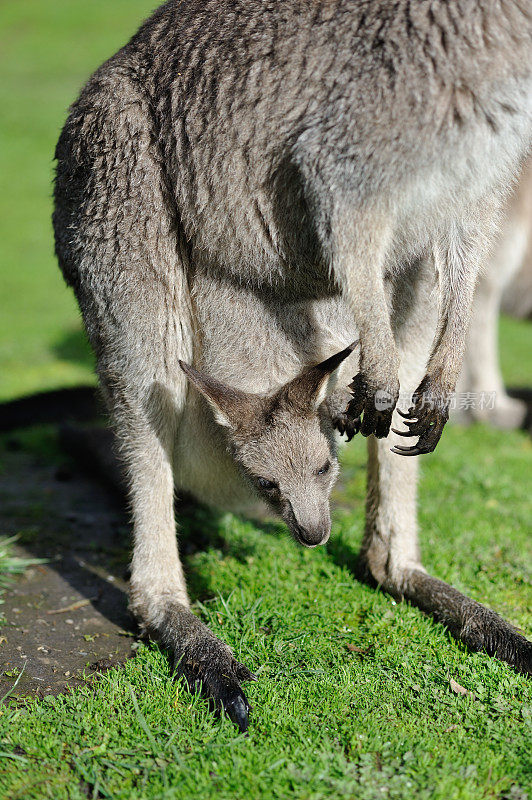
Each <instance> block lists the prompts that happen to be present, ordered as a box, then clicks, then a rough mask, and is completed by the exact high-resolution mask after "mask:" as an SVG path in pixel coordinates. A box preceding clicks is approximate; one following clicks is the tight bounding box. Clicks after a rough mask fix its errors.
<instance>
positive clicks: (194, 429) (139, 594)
mask: <svg viewBox="0 0 532 800" xmlns="http://www.w3.org/2000/svg"><path fill="white" fill-rule="evenodd" d="M531 39H532V16H531V11H530V8H529V6H528V4H526V3H524V2H522V1H521V0H504V2H491V0H456V1H455V2H453V3H448V2H445V1H444V0H432V2H428V1H427V0H380V2H375V0H307V1H306V2H301V0H275V2H268V1H266V2H265V0H201V1H200V0H185V2H179V1H178V0H171V2H168V3H166V4H165V5H163V6H162V7H161V8H160V9H158V10H157V11H156V12H155V13H154V14H153V16H152V17H151V18H150V19H148V20H147V22H145V23H144V25H142V27H141V28H140V30H139V31H138V33H137V34H136V35H135V36H134V37H133V38H132V39H131V41H130V42H129V43H128V44H127V45H126V46H125V47H124V48H122V49H121V50H120V51H119V52H118V53H117V54H116V55H115V56H113V57H112V58H111V59H110V60H109V61H107V62H106V63H105V64H104V65H103V66H102V67H100V69H98V70H97V71H96V73H95V74H94V75H93V76H92V78H91V79H90V80H89V82H88V83H87V85H86V86H85V88H84V89H83V90H82V92H81V95H80V97H79V98H78V100H77V101H76V102H75V103H74V104H73V106H72V107H71V109H70V114H69V117H68V119H67V122H66V124H65V126H64V128H63V131H62V133H61V136H60V139H59V142H58V145H57V149H56V158H57V175H56V182H55V212H54V228H55V240H56V252H57V256H58V259H59V263H60V266H61V268H62V271H63V274H64V276H65V279H66V281H67V282H68V283H69V284H70V285H71V286H72V287H73V288H74V291H75V293H76V296H77V299H78V302H79V305H80V308H81V311H82V314H83V319H84V322H85V326H86V329H87V333H88V336H89V339H90V341H91V343H92V346H93V348H94V350H95V352H96V355H97V360H98V374H99V378H100V383H101V387H102V391H103V393H104V396H105V397H106V400H107V403H108V405H109V408H110V411H111V414H112V417H113V420H114V426H115V430H116V433H117V436H118V438H119V440H120V442H121V452H122V456H123V459H124V463H125V465H126V467H127V470H128V480H129V487H130V501H131V508H132V517H133V539H134V550H133V558H132V572H131V590H130V591H131V607H132V609H133V611H134V612H135V613H136V614H137V616H138V618H139V620H140V622H141V623H142V625H143V626H144V628H145V630H146V631H147V632H148V633H149V634H150V635H151V636H153V637H155V638H157V639H158V640H159V641H160V642H161V643H162V644H163V645H164V646H165V647H167V648H168V650H169V651H170V653H171V655H172V658H173V661H174V665H175V668H176V671H177V673H178V674H181V675H183V676H184V677H185V678H186V680H187V681H188V683H189V685H190V686H191V688H194V687H201V690H202V691H203V693H204V694H205V695H206V696H208V697H210V698H211V699H212V700H214V702H215V703H216V704H217V705H218V706H223V707H224V708H225V709H226V711H227V713H228V714H229V716H230V717H231V719H232V720H233V721H234V722H235V723H236V724H237V725H238V726H239V728H240V729H241V730H246V728H247V726H248V721H249V719H248V712H249V705H248V702H247V699H246V696H245V694H244V692H243V690H242V687H241V685H240V683H241V682H243V681H245V680H249V679H252V678H253V675H252V674H251V673H250V671H249V670H248V669H247V667H245V666H244V665H241V664H239V663H237V662H236V660H235V659H234V657H233V655H232V653H231V652H230V650H229V649H228V648H227V646H226V645H225V644H223V643H222V642H220V641H219V640H218V639H216V638H215V637H214V635H213V634H212V633H211V632H210V631H209V630H208V629H207V628H206V627H205V626H204V625H203V624H202V623H201V622H200V620H199V619H198V618H197V617H196V616H194V614H193V613H192V612H191V611H190V608H189V600H188V596H187V591H186V586H185V581H184V578H183V572H182V568H181V565H180V561H179V556H178V550H177V543H176V531H175V519H174V505H173V496H174V489H175V488H177V489H178V490H188V491H189V492H192V494H195V495H196V496H197V497H199V498H201V499H202V500H204V501H207V502H212V503H215V504H217V505H221V506H222V507H231V508H232V509H235V510H241V511H246V510H248V509H249V508H250V507H252V508H256V506H257V503H258V504H260V505H261V506H263V507H265V508H267V509H269V510H270V511H273V512H274V513H277V514H280V515H281V517H282V518H283V519H284V520H285V522H286V524H287V525H288V527H289V529H290V531H291V532H292V534H293V536H294V537H295V538H296V540H297V541H298V542H300V543H301V544H303V545H306V546H315V545H317V544H320V543H323V542H325V541H326V540H327V538H328V536H329V530H330V522H329V511H328V508H329V495H330V490H331V487H332V484H333V481H334V478H335V476H336V474H337V471H338V466H337V458H336V454H335V443H334V437H333V428H336V430H337V433H345V434H346V435H347V436H348V437H351V436H352V435H354V434H355V433H358V432H361V433H362V435H363V436H366V437H368V449H369V462H368V497H367V521H366V533H365V538H364V542H363V546H362V552H361V556H360V564H361V570H362V573H363V574H365V575H366V576H367V577H368V579H371V580H373V581H375V582H376V583H378V584H379V585H380V586H382V587H383V588H384V589H385V590H386V591H389V592H391V593H392V594H393V595H395V596H397V597H401V598H406V599H407V600H411V601H412V602H414V603H415V604H416V605H418V606H419V607H420V608H421V609H423V610H425V611H427V612H430V613H432V614H433V615H434V616H435V617H436V618H437V619H440V620H442V621H443V622H445V623H446V624H447V626H448V627H449V629H450V630H451V631H452V632H453V633H454V634H455V635H456V636H458V637H459V638H460V639H462V641H464V642H466V644H468V645H469V646H470V647H472V648H475V649H479V648H480V649H485V650H487V651H488V652H489V653H491V654H496V655H497V656H498V657H499V658H502V659H505V660H506V661H508V662H509V663H511V664H513V665H514V666H516V667H517V668H518V669H521V670H524V671H527V670H528V671H530V670H531V664H532V660H531V659H532V644H531V643H529V642H527V640H526V639H524V638H523V637H522V636H520V635H519V634H518V633H517V632H516V631H515V630H514V629H513V628H511V626H509V625H508V624H507V623H506V622H504V621H503V620H501V619H500V618H499V617H498V616H497V615H495V614H494V613H493V612H491V611H489V610H488V609H486V608H484V607H482V606H481V605H479V604H478V603H476V602H474V601H473V600H470V599H469V598H467V597H465V596H464V595H462V594H460V593H459V592H457V591H456V590H454V589H452V588H451V587H449V586H447V585H446V584H444V583H442V582H441V581H439V580H437V579H435V578H432V577H430V576H429V575H427V574H426V572H425V570H424V569H423V567H422V565H421V562H420V557H419V551H418V544H417V531H416V481H417V461H418V459H416V458H412V456H415V455H419V454H422V453H428V452H431V451H432V450H433V449H434V448H435V446H436V444H437V442H438V440H439V438H440V436H441V433H442V430H443V427H444V425H445V422H446V421H447V418H448V406H449V396H450V394H451V393H452V391H453V390H454V387H455V385H456V381H457V378H458V375H459V372H460V368H461V362H462V357H463V352H464V346H465V340H466V334H467V327H468V320H469V317H470V313H471V305H472V300H473V293H474V287H475V281H476V277H477V273H478V269H479V265H480V264H481V263H482V262H483V259H484V258H485V252H486V248H487V246H488V242H489V241H490V240H491V239H492V238H493V231H494V229H495V225H496V219H497V216H498V210H499V207H500V204H501V201H502V197H503V195H504V193H505V191H506V190H507V187H508V186H509V185H510V184H511V182H512V180H513V179H514V176H515V175H516V174H517V172H518V170H519V165H520V163H521V161H522V159H523V157H524V154H525V151H526V148H527V147H529V145H530V138H531V127H532V119H531V117H532V92H531V88H532V78H531V73H532V63H531V62H532V47H531V44H532V41H531ZM355 340H358V341H359V345H358V346H357V347H355V348H353V350H352V351H351V349H350V348H351V347H352V345H353V342H354V341H355ZM400 389H401V391H402V392H404V393H405V395H406V396H407V397H408V398H410V397H412V402H411V403H410V401H408V403H407V406H408V410H407V411H404V410H402V411H401V414H400V415H399V417H400V419H402V420H403V421H404V422H405V423H406V426H405V427H403V428H402V429H400V428H398V427H396V428H395V430H394V431H391V430H390V426H391V422H392V416H393V414H394V413H396V411H395V409H396V406H397V401H398V398H399V391H400ZM398 411H399V410H398ZM397 413H398V412H397ZM396 425H400V421H397V422H396ZM405 435H406V436H412V437H415V438H417V443H416V444H414V445H411V446H406V445H404V444H399V442H400V441H401V439H400V438H399V437H401V436H405ZM401 456H406V458H405V457H401Z"/></svg>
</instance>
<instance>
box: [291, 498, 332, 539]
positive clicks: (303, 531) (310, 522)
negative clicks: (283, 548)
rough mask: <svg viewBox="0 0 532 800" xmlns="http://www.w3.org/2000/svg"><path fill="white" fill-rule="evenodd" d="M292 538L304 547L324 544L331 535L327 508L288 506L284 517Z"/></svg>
mask: <svg viewBox="0 0 532 800" xmlns="http://www.w3.org/2000/svg"><path fill="white" fill-rule="evenodd" d="M285 521H286V524H287V525H288V527H289V528H290V532H291V533H292V535H293V537H294V539H295V540H296V541H297V542H299V544H302V545H303V546H304V547H317V546H318V545H319V544H325V542H327V541H328V539H329V536H330V535H331V516H330V513H329V508H328V507H327V508H325V509H323V508H322V509H318V508H312V507H310V508H303V509H297V507H296V508H294V504H290V508H289V510H288V513H287V514H286V517H285Z"/></svg>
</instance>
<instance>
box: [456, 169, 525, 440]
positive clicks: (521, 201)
mask: <svg viewBox="0 0 532 800" xmlns="http://www.w3.org/2000/svg"><path fill="white" fill-rule="evenodd" d="M501 305H502V308H503V310H504V311H506V313H508V314H513V315H514V316H527V314H528V315H530V311H531V309H532V159H529V160H528V162H527V163H526V165H525V168H524V170H523V171H522V174H521V175H520V178H519V183H518V185H517V187H516V190H515V192H513V193H512V195H511V197H510V198H509V199H508V201H507V203H506V206H505V208H504V214H503V222H502V226H501V230H500V233H499V236H498V239H497V243H496V246H495V248H494V250H493V253H492V254H491V255H490V258H489V259H488V262H487V264H486V267H485V269H484V271H483V273H482V274H481V275H480V278H479V281H478V284H477V288H476V291H475V299H474V303H473V314H472V317H471V325H470V329H469V335H468V339H467V348H466V354H465V358H464V365H463V369H462V374H461V376H460V381H459V383H458V386H457V394H458V403H457V406H458V407H457V414H456V416H457V418H458V419H459V420H460V421H462V422H470V421H472V420H478V421H481V422H487V423H489V424H491V425H494V426H495V427H498V428H503V429H510V428H519V427H520V426H521V425H522V424H523V422H524V421H525V418H526V414H527V405H526V403H525V402H524V401H523V400H518V399H516V398H514V397H510V396H509V395H508V394H507V393H506V390H505V388H504V382H503V379H502V374H501V369H500V366H499V354H498V322H499V311H500V308H501ZM467 392H470V393H471V395H472V400H473V402H472V403H471V405H470V406H469V407H467V408H462V409H461V408H460V395H461V394H462V395H463V393H467ZM491 392H493V393H494V394H495V402H494V404H493V405H492V404H491V403H485V404H481V403H480V402H478V398H479V397H480V396H481V395H482V393H484V396H485V397H486V396H488V395H489V394H490V393H491Z"/></svg>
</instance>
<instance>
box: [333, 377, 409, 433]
mask: <svg viewBox="0 0 532 800" xmlns="http://www.w3.org/2000/svg"><path fill="white" fill-rule="evenodd" d="M348 388H349V389H350V390H351V394H352V395H353V399H352V400H351V401H350V402H349V405H348V406H347V409H346V411H345V414H344V416H345V417H347V419H348V420H349V421H350V424H351V429H352V430H353V431H354V433H358V431H360V433H361V434H362V436H370V435H371V434H374V435H375V436H376V437H377V439H384V438H385V437H386V436H388V434H389V432H390V425H391V424H392V414H393V410H394V408H395V405H396V403H397V398H398V396H399V382H397V383H396V385H395V386H393V388H382V389H375V388H373V387H372V385H371V384H370V382H369V381H368V380H367V379H366V377H365V376H364V375H363V374H362V373H359V374H358V375H356V376H355V378H354V379H353V383H351V384H349V387H348Z"/></svg>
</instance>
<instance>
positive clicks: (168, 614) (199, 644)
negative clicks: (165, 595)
mask: <svg viewBox="0 0 532 800" xmlns="http://www.w3.org/2000/svg"><path fill="white" fill-rule="evenodd" d="M157 627H158V630H157V631H154V634H155V636H154V638H157V639H158V640H159V641H160V642H161V644H162V645H163V646H164V647H166V648H167V649H168V650H169V652H170V660H171V666H172V670H173V672H174V675H175V676H176V677H180V676H182V677H183V678H184V679H185V681H186V684H187V686H188V688H189V690H190V691H191V692H193V693H199V694H201V695H202V697H205V698H206V699H207V700H209V701H210V703H211V706H212V708H213V710H216V711H220V710H222V709H223V710H224V711H225V712H226V714H227V716H228V717H229V719H230V720H231V721H232V722H233V723H234V724H235V725H236V726H237V727H238V729H239V730H240V732H241V733H244V732H245V731H247V729H248V725H249V713H250V705H249V702H248V699H247V697H246V695H245V694H244V691H243V689H242V687H241V685H240V682H241V681H256V680H257V677H256V676H255V675H254V674H253V673H252V672H250V670H249V669H248V668H247V667H245V666H244V665H243V664H240V663H239V662H238V661H237V660H236V659H235V658H234V656H233V654H232V652H231V650H230V649H229V647H228V646H227V645H226V644H224V643H223V642H221V641H220V640H219V639H217V638H216V636H214V634H213V633H211V631H210V630H209V629H208V628H207V626H206V625H204V624H203V623H202V622H201V621H200V620H199V619H198V618H197V617H196V616H195V615H194V614H193V613H192V612H191V611H189V609H188V608H185V606H183V605H181V604H180V603H175V602H172V603H170V604H169V605H168V607H167V609H166V611H165V613H164V617H163V619H162V621H160V622H159V625H158V626H157ZM148 632H150V631H149V630H148Z"/></svg>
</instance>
